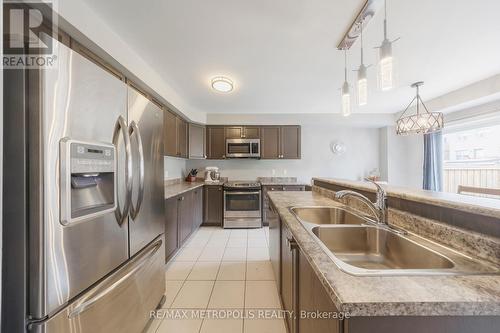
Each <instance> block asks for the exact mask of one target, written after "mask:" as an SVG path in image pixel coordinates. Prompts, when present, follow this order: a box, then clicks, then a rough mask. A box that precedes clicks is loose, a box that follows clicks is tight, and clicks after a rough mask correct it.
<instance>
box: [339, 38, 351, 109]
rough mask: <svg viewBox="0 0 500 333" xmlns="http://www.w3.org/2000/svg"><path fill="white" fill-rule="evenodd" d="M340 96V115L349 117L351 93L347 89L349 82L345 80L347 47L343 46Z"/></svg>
mask: <svg viewBox="0 0 500 333" xmlns="http://www.w3.org/2000/svg"><path fill="white" fill-rule="evenodd" d="M341 97H342V115H343V116H344V117H349V116H350V115H351V93H350V91H349V82H347V48H344V84H343V85H342V89H341Z"/></svg>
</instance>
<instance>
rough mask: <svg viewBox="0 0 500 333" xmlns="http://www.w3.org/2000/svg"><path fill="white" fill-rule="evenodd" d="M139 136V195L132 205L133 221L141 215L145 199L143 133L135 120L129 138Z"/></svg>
mask: <svg viewBox="0 0 500 333" xmlns="http://www.w3.org/2000/svg"><path fill="white" fill-rule="evenodd" d="M134 132H135V135H136V136H137V150H138V152H139V194H138V195H137V202H136V204H135V205H134V203H133V202H131V204H130V216H131V217H132V219H133V220H135V218H136V217H137V215H138V214H139V211H140V210H141V204H142V199H143V198H144V150H143V147H142V136H141V131H140V130H139V126H137V123H136V122H135V121H134V120H133V121H132V122H131V123H130V129H129V136H130V138H132V134H134Z"/></svg>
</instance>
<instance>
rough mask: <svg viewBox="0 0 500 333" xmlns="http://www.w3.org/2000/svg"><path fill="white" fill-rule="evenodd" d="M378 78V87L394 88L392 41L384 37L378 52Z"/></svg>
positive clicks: (383, 89) (386, 89) (381, 88)
mask: <svg viewBox="0 0 500 333" xmlns="http://www.w3.org/2000/svg"><path fill="white" fill-rule="evenodd" d="M378 53H379V54H378V62H377V79H378V87H379V89H380V90H382V91H388V90H391V89H392V88H394V86H395V82H394V81H395V80H394V58H393V56H392V43H391V42H390V41H389V40H388V39H384V41H383V42H382V45H381V46H380V48H379V52H378Z"/></svg>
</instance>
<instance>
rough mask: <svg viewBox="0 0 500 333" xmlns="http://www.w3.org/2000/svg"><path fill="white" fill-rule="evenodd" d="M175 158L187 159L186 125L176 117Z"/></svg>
mask: <svg viewBox="0 0 500 333" xmlns="http://www.w3.org/2000/svg"><path fill="white" fill-rule="evenodd" d="M176 124H177V156H178V157H184V158H187V157H188V123H187V122H186V121H185V120H184V119H182V118H180V117H177V119H176Z"/></svg>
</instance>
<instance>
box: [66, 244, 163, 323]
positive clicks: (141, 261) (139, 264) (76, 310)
mask: <svg viewBox="0 0 500 333" xmlns="http://www.w3.org/2000/svg"><path fill="white" fill-rule="evenodd" d="M162 243H163V242H162V240H161V239H159V240H157V241H156V242H155V243H154V244H152V245H151V248H150V250H149V252H148V253H147V254H144V256H143V257H142V258H140V259H139V260H138V261H137V262H136V263H135V267H134V268H132V269H131V270H130V271H129V272H128V273H127V274H125V275H124V276H122V277H121V278H120V279H118V280H116V281H115V282H114V283H112V284H111V285H110V286H109V287H108V288H106V289H104V290H102V291H100V292H98V293H97V294H95V295H93V296H91V297H90V298H88V299H86V300H83V301H82V302H81V303H80V304H79V305H77V306H76V307H75V308H74V309H73V310H72V311H71V312H70V313H69V314H68V318H69V319H71V318H74V317H77V316H79V315H80V314H82V313H83V312H85V311H86V310H88V309H89V308H90V307H92V306H93V305H94V304H95V303H96V302H98V301H99V300H100V299H102V298H103V297H104V296H106V295H108V294H109V293H110V292H112V291H113V290H115V289H116V288H118V287H119V286H120V285H121V284H122V283H124V282H125V281H127V280H128V279H129V278H130V277H131V276H132V275H134V274H136V273H137V272H138V271H139V270H141V269H142V268H143V267H144V266H145V265H146V264H147V263H148V262H149V259H151V257H153V256H154V255H155V253H156V252H157V251H158V250H159V249H160V247H161V245H162Z"/></svg>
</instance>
